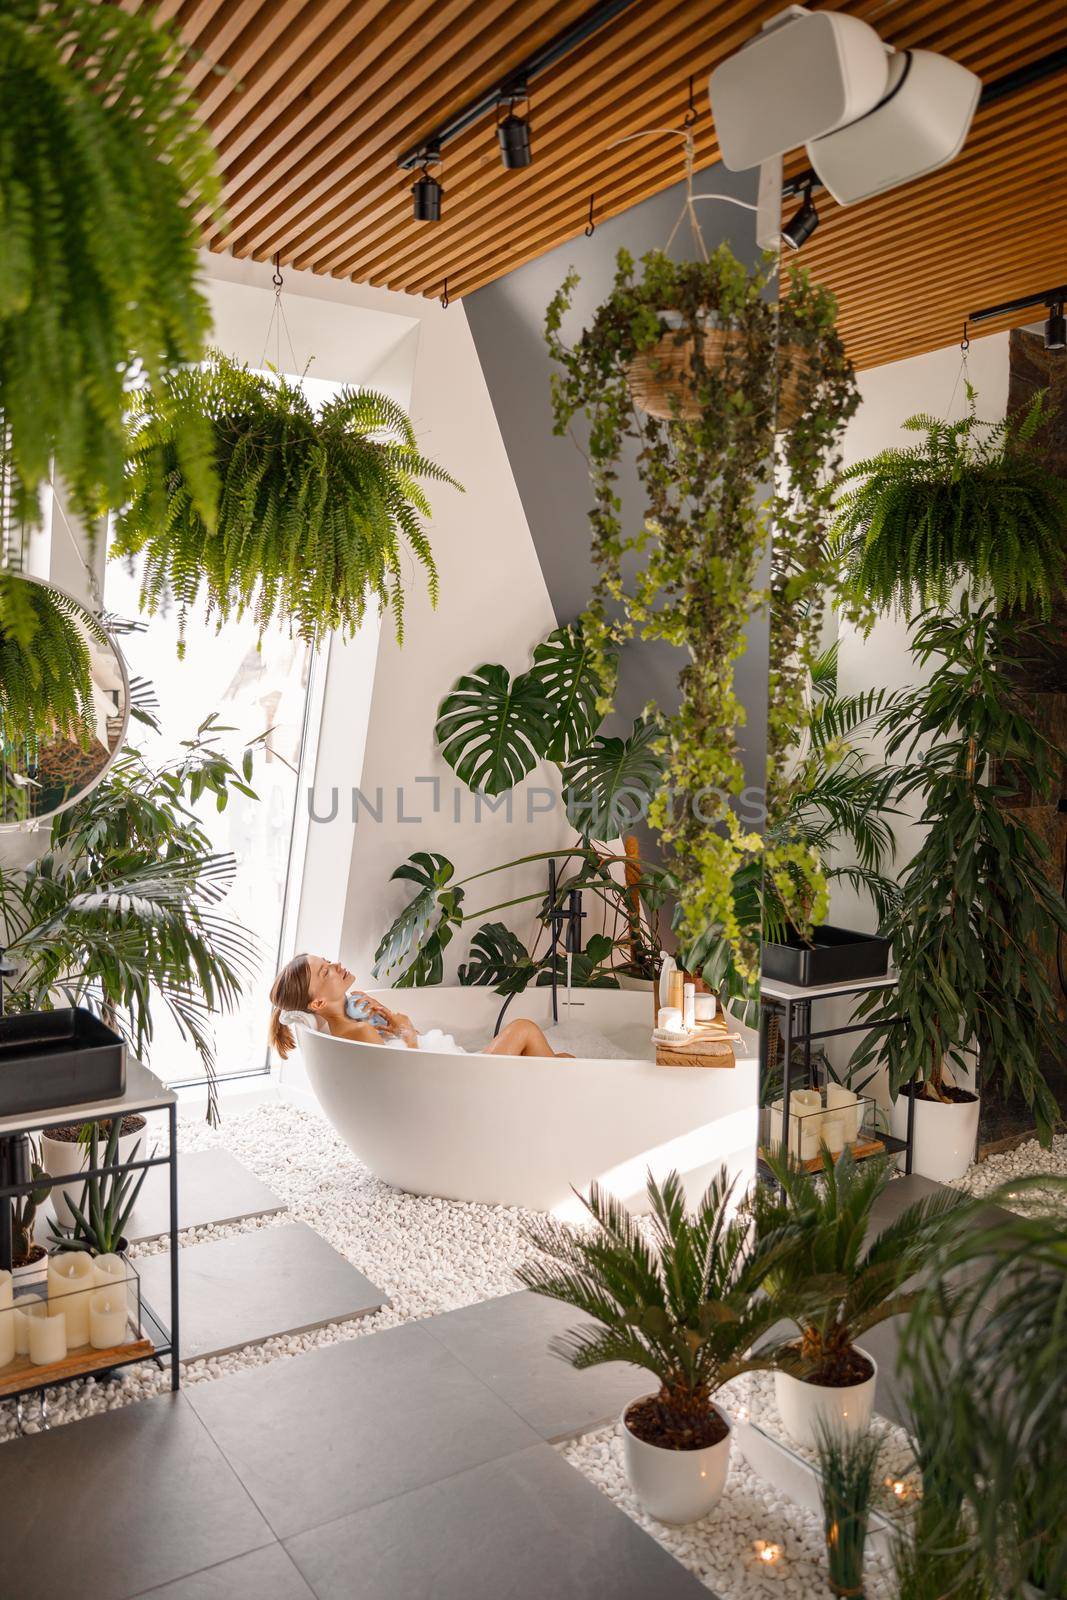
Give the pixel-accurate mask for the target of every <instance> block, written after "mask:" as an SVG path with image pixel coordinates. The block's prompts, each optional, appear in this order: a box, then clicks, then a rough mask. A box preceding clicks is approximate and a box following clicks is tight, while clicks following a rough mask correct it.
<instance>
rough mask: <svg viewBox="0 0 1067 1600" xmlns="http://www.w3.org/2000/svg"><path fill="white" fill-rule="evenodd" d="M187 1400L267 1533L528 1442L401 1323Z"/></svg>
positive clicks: (301, 1526) (425, 1337)
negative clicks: (268, 1529)
mask: <svg viewBox="0 0 1067 1600" xmlns="http://www.w3.org/2000/svg"><path fill="white" fill-rule="evenodd" d="M188 1394H189V1401H190V1404H191V1405H193V1406H195V1407H196V1410H197V1412H198V1414H199V1415H200V1417H201V1418H202V1420H203V1422H204V1424H205V1426H206V1427H207V1429H208V1431H209V1432H210V1433H211V1436H212V1438H213V1439H214V1440H215V1441H216V1443H217V1444H218V1445H219V1446H220V1448H221V1449H222V1450H223V1451H224V1452H225V1455H226V1457H227V1459H228V1461H229V1462H230V1464H231V1466H232V1467H233V1469H234V1471H235V1472H236V1473H237V1475H238V1477H239V1478H240V1479H241V1481H242V1483H243V1484H244V1485H245V1487H246V1488H247V1490H248V1492H249V1494H251V1496H252V1498H253V1499H254V1500H255V1502H256V1504H257V1505H258V1506H259V1508H260V1510H261V1511H262V1512H263V1515H264V1516H265V1517H266V1518H267V1521H268V1522H269V1523H270V1525H271V1527H272V1528H273V1529H274V1531H275V1533H277V1534H278V1535H279V1537H285V1536H288V1535H289V1534H293V1533H300V1532H303V1531H304V1530H305V1529H307V1528H314V1527H316V1526H318V1525H319V1524H321V1523H324V1522H330V1521H332V1520H333V1519H335V1518H336V1517H341V1516H344V1515H346V1514H347V1513H348V1512H350V1511H357V1510H360V1509H362V1508H363V1507H364V1506H367V1505H371V1504H373V1503H374V1502H375V1501H378V1500H385V1499H388V1498H390V1497H391V1496H393V1495H397V1494H403V1493H405V1492H406V1491H407V1490H409V1489H415V1488H420V1487H421V1486H422V1485H424V1484H428V1483H433V1482H434V1481H436V1479H438V1478H442V1477H445V1476H446V1475H447V1474H449V1473H453V1472H460V1471H462V1470H463V1469H464V1468H466V1467H471V1466H476V1465H478V1464H479V1463H481V1462H483V1461H492V1460H494V1459H496V1458H497V1457H499V1456H503V1455H507V1454H509V1453H510V1452H511V1451H513V1450H517V1449H521V1448H522V1447H523V1446H525V1445H529V1444H532V1443H535V1442H536V1441H537V1435H536V1434H535V1433H534V1432H533V1431H532V1430H531V1429H530V1428H528V1427H527V1425H526V1423H524V1422H523V1421H522V1419H521V1418H520V1417H518V1416H516V1415H515V1413H514V1412H513V1411H512V1410H510V1408H509V1407H508V1406H506V1405H505V1404H504V1402H503V1401H502V1400H499V1399H498V1398H497V1397H496V1396H495V1395H494V1394H493V1393H492V1392H491V1391H490V1390H489V1389H487V1388H486V1387H485V1385H484V1384H482V1383H480V1382H479V1381H478V1379H477V1378H475V1377H474V1376H473V1374H472V1373H470V1372H468V1370H467V1368H466V1367H464V1366H463V1365H462V1363H461V1362H459V1361H457V1360H455V1358H454V1357H453V1356H450V1355H449V1354H448V1352H447V1350H445V1349H444V1348H443V1346H441V1345H440V1344H439V1343H438V1342H437V1341H436V1340H435V1339H431V1338H430V1335H429V1334H428V1333H425V1332H424V1331H423V1330H422V1329H421V1328H418V1327H416V1326H414V1325H413V1324H410V1323H409V1324H408V1325H406V1326H404V1327H400V1328H390V1329H387V1330H386V1331H384V1332H382V1333H375V1334H372V1335H370V1336H369V1337H367V1338H365V1339H351V1340H346V1341H345V1342H344V1343H342V1344H336V1345H329V1346H327V1347H325V1348H323V1349H320V1350H313V1351H310V1352H309V1353H308V1354H307V1355H301V1356H297V1357H295V1358H294V1359H293V1360H291V1361H285V1362H275V1363H273V1364H272V1365H270V1366H267V1367H260V1368H257V1369H256V1370H255V1371H249V1372H242V1373H237V1374H235V1375H234V1376H233V1377H230V1378H220V1379H219V1380H218V1381H217V1382H214V1383H203V1384H197V1385H195V1387H192V1388H190V1389H189V1391H188Z"/></svg>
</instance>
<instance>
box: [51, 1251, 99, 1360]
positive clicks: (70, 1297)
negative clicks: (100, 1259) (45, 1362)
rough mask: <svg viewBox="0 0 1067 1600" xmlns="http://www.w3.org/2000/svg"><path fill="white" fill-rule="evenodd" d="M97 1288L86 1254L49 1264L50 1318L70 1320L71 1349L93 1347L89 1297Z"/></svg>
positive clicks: (55, 1258) (71, 1253)
mask: <svg viewBox="0 0 1067 1600" xmlns="http://www.w3.org/2000/svg"><path fill="white" fill-rule="evenodd" d="M95 1286H96V1280H95V1278H94V1276H93V1258H92V1256H91V1255H89V1253H88V1251H86V1250H72V1251H69V1252H67V1253H65V1254H64V1255H59V1256H52V1257H51V1258H50V1259H49V1262H48V1315H49V1316H50V1317H62V1316H65V1317H66V1319H67V1345H68V1347H69V1348H70V1349H71V1350H74V1349H76V1348H77V1347H78V1345H80V1344H88V1343H89V1296H90V1294H91V1293H92V1291H93V1289H94V1288H95Z"/></svg>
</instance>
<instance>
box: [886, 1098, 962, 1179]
mask: <svg viewBox="0 0 1067 1600" xmlns="http://www.w3.org/2000/svg"><path fill="white" fill-rule="evenodd" d="M981 1109H982V1102H981V1101H980V1100H979V1099H978V1097H977V1096H975V1098H974V1099H973V1100H962V1101H953V1102H952V1103H951V1104H950V1105H942V1103H941V1101H940V1100H924V1099H923V1097H922V1096H921V1095H917V1096H916V1099H915V1126H914V1129H913V1141H914V1142H913V1147H912V1154H911V1170H912V1171H913V1172H917V1173H919V1175H920V1176H921V1177H923V1178H932V1179H933V1180H934V1181H935V1183H950V1182H951V1181H952V1180H953V1179H954V1178H962V1177H963V1174H964V1173H965V1172H966V1171H967V1168H968V1167H969V1166H970V1164H971V1162H972V1161H973V1160H974V1153H975V1148H976V1146H977V1143H978V1116H979V1112H980V1111H981ZM892 1128H893V1133H894V1135H895V1136H896V1138H898V1139H906V1138H907V1135H908V1097H907V1095H906V1094H901V1095H899V1096H898V1097H897V1099H896V1101H895V1102H894V1104H893V1120H892Z"/></svg>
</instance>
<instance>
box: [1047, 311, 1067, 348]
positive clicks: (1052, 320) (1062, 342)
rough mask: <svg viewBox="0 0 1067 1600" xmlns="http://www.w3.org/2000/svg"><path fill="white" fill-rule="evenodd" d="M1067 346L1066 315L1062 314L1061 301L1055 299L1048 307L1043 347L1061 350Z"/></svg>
mask: <svg viewBox="0 0 1067 1600" xmlns="http://www.w3.org/2000/svg"><path fill="white" fill-rule="evenodd" d="M1065 347H1067V317H1064V315H1063V301H1062V300H1056V301H1054V302H1053V304H1052V305H1050V306H1049V308H1048V318H1047V320H1046V322H1045V349H1046V350H1062V349H1064V348H1065Z"/></svg>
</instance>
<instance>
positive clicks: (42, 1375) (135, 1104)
mask: <svg viewBox="0 0 1067 1600" xmlns="http://www.w3.org/2000/svg"><path fill="white" fill-rule="evenodd" d="M160 1111H163V1112H165V1113H166V1116H167V1127H168V1141H167V1151H166V1154H164V1155H147V1156H140V1157H139V1158H138V1159H136V1160H131V1161H124V1162H122V1163H121V1166H122V1168H123V1170H125V1171H140V1170H141V1169H142V1168H146V1167H166V1168H167V1169H168V1188H169V1199H170V1207H169V1218H168V1220H169V1223H170V1227H169V1230H168V1231H169V1237H170V1307H169V1317H168V1318H167V1320H166V1321H164V1320H163V1318H162V1317H161V1316H160V1315H159V1313H158V1312H157V1311H155V1310H153V1308H152V1307H151V1306H149V1305H148V1304H147V1303H146V1302H145V1300H144V1299H143V1297H140V1298H139V1304H140V1322H141V1333H142V1335H143V1339H144V1340H147V1341H149V1342H150V1343H151V1347H152V1348H151V1350H148V1351H146V1350H145V1349H144V1348H143V1343H142V1344H139V1345H134V1344H131V1346H130V1353H129V1354H128V1355H121V1354H120V1353H119V1352H120V1351H121V1350H122V1349H123V1347H122V1346H117V1347H116V1350H115V1352H114V1355H115V1359H114V1360H109V1361H108V1363H107V1365H106V1366H103V1367H101V1366H99V1365H94V1364H93V1363H94V1360H96V1361H98V1360H99V1356H100V1352H99V1351H92V1352H90V1351H89V1350H88V1347H86V1364H85V1367H84V1368H83V1369H81V1370H78V1369H77V1368H75V1369H73V1370H69V1369H70V1359H69V1357H68V1359H67V1360H66V1361H64V1362H63V1363H61V1364H60V1363H57V1367H60V1369H61V1370H60V1371H59V1372H58V1373H56V1370H55V1369H54V1368H52V1367H48V1366H41V1367H35V1368H33V1369H32V1372H33V1381H32V1382H30V1381H27V1382H26V1383H25V1384H24V1385H23V1386H22V1387H20V1388H19V1389H16V1390H12V1391H10V1392H8V1393H5V1394H4V1395H3V1399H5V1400H15V1401H17V1402H18V1403H19V1407H20V1412H19V1414H20V1417H21V1402H22V1399H23V1398H24V1397H25V1396H26V1395H28V1394H37V1395H39V1396H40V1397H41V1405H42V1420H44V1391H45V1389H46V1388H52V1387H60V1386H63V1385H65V1384H69V1383H75V1382H78V1381H79V1380H80V1379H81V1378H83V1377H87V1376H91V1377H94V1378H103V1377H106V1376H108V1374H110V1373H113V1372H115V1371H117V1370H119V1369H120V1368H122V1367H126V1366H130V1365H133V1364H134V1363H136V1362H139V1361H154V1362H155V1363H156V1364H157V1366H159V1367H160V1368H161V1369H162V1367H163V1364H164V1361H169V1363H170V1386H171V1389H172V1390H177V1389H178V1388H179V1385H180V1381H181V1369H180V1367H179V1363H178V1349H179V1346H178V1328H179V1312H178V1138H177V1133H178V1097H177V1095H176V1094H175V1092H174V1090H173V1089H168V1088H166V1087H164V1085H163V1084H162V1083H161V1082H160V1081H159V1079H158V1078H157V1077H155V1075H154V1074H153V1073H151V1072H149V1071H148V1069H147V1067H145V1066H142V1064H141V1063H140V1062H139V1061H134V1060H130V1061H128V1062H127V1068H126V1090H125V1093H124V1094H122V1095H120V1096H119V1097H118V1098H117V1099H112V1100H101V1101H89V1102H86V1103H83V1104H81V1105H73V1106H51V1107H49V1109H48V1110H46V1111H32V1112H24V1113H20V1114H19V1115H17V1116H9V1117H0V1152H2V1151H3V1149H4V1146H5V1143H6V1142H7V1141H9V1140H13V1139H15V1138H17V1137H19V1136H21V1135H25V1134H34V1133H40V1132H42V1130H43V1129H45V1128H54V1127H58V1126H62V1125H64V1124H67V1123H72V1122H102V1121H110V1120H111V1118H113V1117H119V1118H122V1117H129V1116H134V1115H136V1114H138V1113H140V1114H141V1115H148V1114H149V1113H151V1112H160ZM6 1170H7V1164H6V1163H5V1162H2V1161H0V1172H2V1171H6ZM106 1170H107V1169H104V1168H100V1167H94V1168H93V1169H91V1171H84V1172H79V1173H76V1174H73V1175H72V1174H69V1173H68V1174H66V1175H64V1176H62V1177H58V1178H49V1177H47V1176H46V1177H44V1178H42V1179H38V1180H35V1181H33V1182H30V1183H10V1182H5V1181H3V1180H0V1208H3V1209H4V1211H5V1214H6V1207H7V1203H8V1202H9V1201H11V1200H14V1199H16V1198H18V1197H19V1196H20V1195H24V1194H28V1193H29V1192H30V1191H31V1190H35V1189H41V1188H43V1187H47V1188H49V1189H51V1188H55V1187H56V1186H57V1185H67V1186H69V1185H70V1184H71V1182H72V1177H73V1179H74V1180H75V1181H81V1180H83V1179H84V1178H86V1177H88V1176H99V1177H102V1176H103V1175H104V1172H105V1171H106ZM7 1248H8V1249H10V1239H8V1240H7ZM6 1265H8V1263H7V1262H0V1266H6ZM25 1287H26V1288H27V1289H29V1290H35V1289H37V1288H38V1284H37V1283H36V1282H30V1283H28V1284H26V1286H25ZM16 1298H17V1297H16ZM50 1373H51V1374H53V1375H52V1376H50V1375H49V1374H50ZM0 1376H2V1369H0ZM26 1376H27V1378H29V1373H27V1374H26ZM45 1426H47V1423H46V1422H45Z"/></svg>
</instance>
